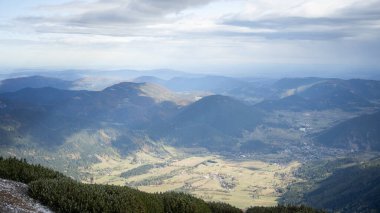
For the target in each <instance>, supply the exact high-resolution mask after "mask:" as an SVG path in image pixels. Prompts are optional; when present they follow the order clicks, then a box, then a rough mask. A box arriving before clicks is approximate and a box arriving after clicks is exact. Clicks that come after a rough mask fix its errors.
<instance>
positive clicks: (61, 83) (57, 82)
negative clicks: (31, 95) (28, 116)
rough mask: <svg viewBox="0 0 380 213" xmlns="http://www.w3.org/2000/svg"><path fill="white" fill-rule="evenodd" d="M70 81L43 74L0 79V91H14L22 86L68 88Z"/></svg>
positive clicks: (22, 87)
mask: <svg viewBox="0 0 380 213" xmlns="http://www.w3.org/2000/svg"><path fill="white" fill-rule="evenodd" d="M71 85H72V82H71V81H65V80H61V79H58V78H49V77H43V76H30V77H20V78H11V79H6V80H2V81H1V82H0V93H4V92H15V91H17V90H20V89H24V88H28V87H29V88H42V87H54V88H57V89H69V88H70V87H71Z"/></svg>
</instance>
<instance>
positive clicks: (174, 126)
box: [156, 95, 262, 150]
mask: <svg viewBox="0 0 380 213" xmlns="http://www.w3.org/2000/svg"><path fill="white" fill-rule="evenodd" d="M261 119H262V114H261V113H260V112H259V111H257V110H255V109H254V108H252V107H250V106H248V105H245V104H244V103H242V102H240V101H238V100H235V99H233V98H231V97H227V96H221V95H212V96H207V97H204V98H203V99H201V100H199V101H197V102H195V103H193V104H191V105H189V106H187V107H185V108H184V109H183V110H181V111H180V112H179V113H178V114H177V115H176V116H174V117H173V119H171V120H170V121H169V122H168V123H167V126H166V127H165V128H161V129H160V132H163V133H161V136H162V134H164V136H166V137H169V138H173V139H174V140H175V141H176V144H178V145H181V146H186V145H191V146H202V147H207V148H209V149H214V150H215V149H226V148H228V147H229V148H231V147H233V146H235V145H236V138H237V137H239V136H241V133H242V132H243V131H244V130H252V129H254V128H255V126H256V125H257V124H258V123H259V122H260V121H261ZM156 131H157V130H156Z"/></svg>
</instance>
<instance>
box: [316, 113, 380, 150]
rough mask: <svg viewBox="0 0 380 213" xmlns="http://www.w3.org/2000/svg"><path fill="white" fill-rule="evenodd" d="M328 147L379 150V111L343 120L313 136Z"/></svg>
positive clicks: (317, 141)
mask: <svg viewBox="0 0 380 213" xmlns="http://www.w3.org/2000/svg"><path fill="white" fill-rule="evenodd" d="M315 141H316V143H319V144H322V145H324V146H328V147H336V148H344V149H352V150H368V151H370V150H373V151H380V112H377V113H374V114H371V115H362V116H359V117H356V118H353V119H350V120H347V121H344V122H342V123H340V124H338V125H336V126H334V127H332V128H330V129H327V130H326V131H323V132H322V133H320V134H319V135H317V136H316V137H315Z"/></svg>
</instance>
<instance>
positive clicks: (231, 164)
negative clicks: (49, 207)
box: [83, 147, 300, 208]
mask: <svg viewBox="0 0 380 213" xmlns="http://www.w3.org/2000/svg"><path fill="white" fill-rule="evenodd" d="M165 150H166V151H167V153H166V155H160V156H157V155H155V154H152V152H147V151H139V152H137V153H135V154H133V155H130V156H128V157H125V158H122V157H120V156H116V157H115V156H112V157H110V156H98V157H99V159H100V160H101V163H97V164H94V165H93V166H91V167H90V168H88V169H87V170H84V171H83V172H86V173H90V174H91V175H92V177H93V180H92V181H93V182H94V183H99V184H113V185H128V186H132V187H135V188H138V189H139V190H143V191H146V192H164V191H183V192H187V193H191V194H193V195H195V196H197V197H199V198H202V199H205V200H208V201H223V202H227V203H230V204H232V205H235V206H237V207H240V208H247V207H249V206H274V205H277V199H278V198H279V196H280V195H281V194H282V193H283V192H284V191H285V190H284V189H285V188H286V187H287V186H288V185H290V184H292V183H294V182H297V179H296V178H295V177H294V176H293V175H292V171H293V170H294V169H296V168H298V167H299V166H300V163H298V162H296V161H294V162H290V163H288V164H284V165H280V164H277V163H267V162H262V161H257V160H244V161H242V160H232V159H226V158H224V157H222V156H220V155H216V154H211V153H208V152H200V153H198V154H197V155H194V153H192V154H191V155H189V154H188V153H187V150H181V149H175V148H173V147H165ZM89 181H90V180H86V181H85V182H89Z"/></svg>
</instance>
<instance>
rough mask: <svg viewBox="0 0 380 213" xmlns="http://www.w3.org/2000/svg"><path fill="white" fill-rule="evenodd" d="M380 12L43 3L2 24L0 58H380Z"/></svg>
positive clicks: (189, 0)
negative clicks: (377, 48)
mask: <svg viewBox="0 0 380 213" xmlns="http://www.w3.org/2000/svg"><path fill="white" fill-rule="evenodd" d="M377 6H379V7H377ZM379 8H380V1H379V0H368V1H365V2H363V1H359V0H334V1H331V0H288V1H283V0H234V1H228V0H214V1H211V0H207V1H204V0H166V1H164V0H96V1H70V2H66V3H63V4H56V5H36V7H34V9H33V10H31V11H30V12H29V13H28V15H26V16H21V17H20V16H18V17H14V18H13V20H7V21H6V23H3V24H1V23H0V49H1V50H0V55H1V56H3V57H2V59H0V64H1V63H3V64H4V63H7V64H14V65H20V64H21V65H25V66H26V65H27V64H30V65H33V66H37V65H39V64H40V65H44V64H49V66H52V65H56V66H68V65H69V66H74V67H75V66H107V65H108V66H110V67H138V68H157V67H172V68H181V69H187V68H189V69H190V67H194V68H195V67H198V68H199V67H202V66H203V67H212V65H215V64H218V65H221V66H223V64H226V65H231V66H232V65H233V64H235V65H239V64H252V63H299V64H305V63H321V64H327V63H338V64H349V63H353V62H355V63H375V64H377V62H376V60H377V56H378V55H379V50H376V48H372V47H378V46H379V43H380V42H379V39H378V38H379V36H380V32H379V26H380V22H379V21H380V9H379ZM5 32H7V33H5ZM9 50H10V51H9ZM365 50H368V51H367V52H365ZM17 52H22V53H20V54H17ZM7 53H8V54H7ZM359 53H360V54H361V55H359ZM363 53H365V54H363ZM11 57H12V59H11V60H10V58H11ZM62 58H65V60H62ZM347 58H350V59H352V60H346V59H347ZM1 60H2V61H1Z"/></svg>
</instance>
